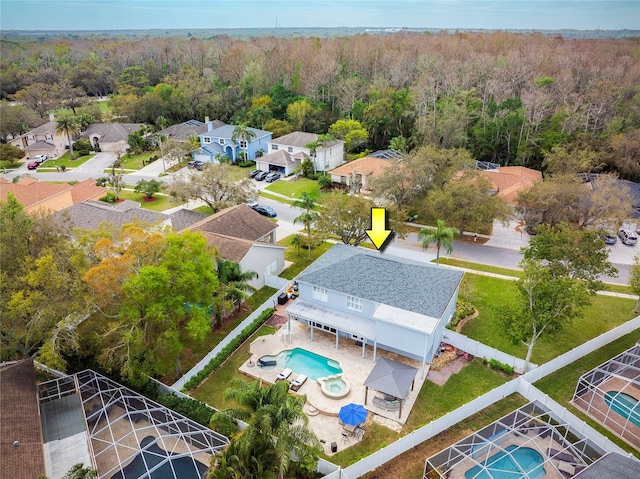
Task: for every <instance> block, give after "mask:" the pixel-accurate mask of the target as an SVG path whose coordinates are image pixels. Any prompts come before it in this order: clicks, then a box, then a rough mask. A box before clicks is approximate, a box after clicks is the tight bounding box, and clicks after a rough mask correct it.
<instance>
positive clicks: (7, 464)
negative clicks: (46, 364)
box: [0, 359, 46, 479]
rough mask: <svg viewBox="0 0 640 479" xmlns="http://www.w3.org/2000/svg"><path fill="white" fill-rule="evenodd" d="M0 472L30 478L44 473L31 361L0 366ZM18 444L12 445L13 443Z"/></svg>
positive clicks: (5, 475) (19, 477) (6, 475)
mask: <svg viewBox="0 0 640 479" xmlns="http://www.w3.org/2000/svg"><path fill="white" fill-rule="evenodd" d="M0 437H1V438H2V441H0V474H1V475H2V477H6V478H11V479H23V478H24V479H33V478H34V477H38V476H40V475H44V474H45V472H46V471H45V462H44V450H43V444H42V425H41V423H40V411H39V404H38V392H37V387H36V380H35V373H34V370H33V361H32V360H31V359H25V360H22V361H19V362H17V363H14V364H10V365H7V366H2V367H0ZM14 441H18V442H19V445H18V446H14V445H13V442H14Z"/></svg>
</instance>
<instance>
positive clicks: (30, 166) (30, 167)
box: [27, 161, 40, 170]
mask: <svg viewBox="0 0 640 479" xmlns="http://www.w3.org/2000/svg"><path fill="white" fill-rule="evenodd" d="M38 166H40V163H38V162H37V161H31V162H29V164H28V165H27V169H28V170H36V169H37V168H38Z"/></svg>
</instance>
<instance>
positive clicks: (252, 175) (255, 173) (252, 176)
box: [249, 170, 262, 178]
mask: <svg viewBox="0 0 640 479" xmlns="http://www.w3.org/2000/svg"><path fill="white" fill-rule="evenodd" d="M261 171H262V170H251V171H250V172H249V178H255V177H256V175H257V174H258V173H260V172H261Z"/></svg>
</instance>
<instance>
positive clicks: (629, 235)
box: [618, 228, 638, 246]
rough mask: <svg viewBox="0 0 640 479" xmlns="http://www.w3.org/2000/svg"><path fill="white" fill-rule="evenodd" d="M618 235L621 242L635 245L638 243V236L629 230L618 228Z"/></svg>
mask: <svg viewBox="0 0 640 479" xmlns="http://www.w3.org/2000/svg"><path fill="white" fill-rule="evenodd" d="M618 236H619V237H620V241H622V244H626V245H628V246H635V245H636V244H637V243H638V237H637V236H636V234H635V233H634V232H633V231H631V230H628V229H625V228H620V229H619V230H618Z"/></svg>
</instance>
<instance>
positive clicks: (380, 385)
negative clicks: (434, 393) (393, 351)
mask: <svg viewBox="0 0 640 479" xmlns="http://www.w3.org/2000/svg"><path fill="white" fill-rule="evenodd" d="M417 373H418V370H417V369H416V368H414V367H413V366H408V365H406V364H402V363H399V362H397V361H393V360H391V359H387V358H378V361H377V362H376V365H375V366H374V367H373V369H372V370H371V372H370V373H369V376H367V379H366V380H365V381H364V385H365V386H367V387H369V388H371V389H373V390H375V391H378V392H381V393H384V394H389V395H391V396H395V397H397V398H400V399H404V398H405V397H407V393H408V392H409V389H410V388H411V383H412V382H413V380H414V379H415V377H416V374H417Z"/></svg>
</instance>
